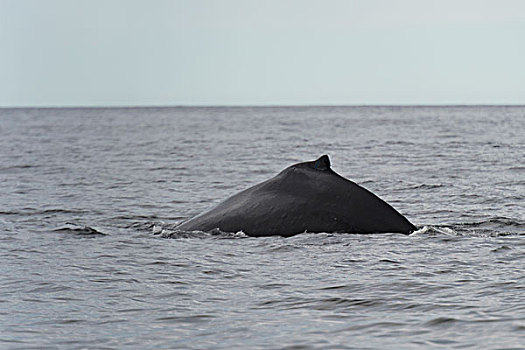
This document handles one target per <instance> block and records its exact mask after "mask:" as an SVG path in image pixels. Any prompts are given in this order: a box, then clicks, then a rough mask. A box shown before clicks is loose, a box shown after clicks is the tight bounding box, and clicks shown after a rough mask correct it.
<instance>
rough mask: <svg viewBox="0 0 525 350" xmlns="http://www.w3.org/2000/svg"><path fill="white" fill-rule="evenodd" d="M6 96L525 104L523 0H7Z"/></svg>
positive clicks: (2, 76)
mask: <svg viewBox="0 0 525 350" xmlns="http://www.w3.org/2000/svg"><path fill="white" fill-rule="evenodd" d="M0 50H1V53H0V106H78V105H81V106H93V105H99V106H102V105H104V106H107V105H230V104H234V105H268V104H270V105H304V104H306V105H315V104H323V105H327V104H345V105H348V104H350V105H351V104H525V63H524V62H525V1H519V0H491V1H483V0H439V1H437V0H436V1H432V0H390V1H387V0H354V1H351V0H348V1H336V0H318V1H314V0H275V1H274V0H216V1H213V0H208V1H205V0H179V1H176V0H174V1H162V0H149V1H146V0H144V1H133V0H85V1H81V0H77V1H75V0H46V1H39V0H34V1H30V0H0Z"/></svg>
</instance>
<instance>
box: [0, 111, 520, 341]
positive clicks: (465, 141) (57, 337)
mask: <svg viewBox="0 0 525 350" xmlns="http://www.w3.org/2000/svg"><path fill="white" fill-rule="evenodd" d="M323 154H328V155H329V156H330V158H331V161H332V167H333V169H334V170H335V171H336V172H338V173H339V174H341V175H343V176H345V177H347V178H349V179H351V180H353V181H355V182H357V183H358V184H360V185H362V186H364V187H366V188H367V189H369V190H371V191H372V192H374V193H375V194H377V195H378V196H380V197H381V198H383V199H384V200H386V201H387V202H389V203H390V204H392V205H393V206H394V207H395V208H396V209H397V210H398V211H400V212H401V213H402V214H404V215H405V216H406V217H407V218H408V219H409V220H410V221H411V222H413V223H414V224H415V225H416V226H417V227H418V231H416V232H415V233H413V234H412V235H410V236H405V235H401V234H379V235H355V234H328V233H321V234H308V233H306V234H300V235H297V236H294V237H291V238H282V237H267V238H249V237H246V236H245V235H244V234H243V233H242V232H239V233H230V234H226V233H225V234H217V233H216V234H207V233H197V232H196V233H185V234H183V233H178V232H177V231H176V230H175V227H176V225H177V224H178V223H180V222H181V221H183V220H184V219H186V218H189V217H191V216H193V215H196V214H198V213H200V212H202V211H203V210H206V209H207V208H209V207H210V206H213V205H215V204H217V203H219V202H220V201H222V200H224V199H225V198H227V197H229V196H230V195H232V194H234V193H236V192H237V191H240V190H242V189H245V188H247V187H249V186H251V185H254V184H256V183H258V182H261V181H263V180H266V179H268V178H270V177H272V176H274V175H275V174H277V173H278V172H280V171H281V170H282V169H284V168H285V167H287V166H289V165H291V164H294V163H297V162H302V161H308V160H314V159H316V158H318V157H319V156H321V155H323ZM524 203H525V107H519V106H515V107H502V106H500V107H497V106H470V107H466V106H465V107H463V106H455V107H454V106H453V107H388V106H385V107H265V108H255V107H236V108H233V107H208V108H193V107H192V108H190V107H178V108H80V109H59V108H57V109H0V348H1V349H525V215H524V212H525V211H524Z"/></svg>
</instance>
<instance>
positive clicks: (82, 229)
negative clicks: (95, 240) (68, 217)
mask: <svg viewBox="0 0 525 350" xmlns="http://www.w3.org/2000/svg"><path fill="white" fill-rule="evenodd" d="M53 231H54V232H63V233H70V234H75V235H80V236H106V235H107V234H106V233H103V232H101V231H99V230H97V229H94V228H93V227H90V226H80V225H77V224H74V223H69V222H68V223H66V225H64V226H62V227H58V228H56V229H54V230H53Z"/></svg>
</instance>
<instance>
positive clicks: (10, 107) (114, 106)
mask: <svg viewBox="0 0 525 350" xmlns="http://www.w3.org/2000/svg"><path fill="white" fill-rule="evenodd" d="M298 107H314V108H326V107H354V108H355V107H525V104H520V103H516V104H513V103H487V104H484V103H452V104H431V103H430V104H174V105H161V104H159V105H118V104H116V105H35V106H0V110H2V109H90V108H92V109H104V108H106V109H127V108H129V109H132V108H144V109H148V108H298Z"/></svg>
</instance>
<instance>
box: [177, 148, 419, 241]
mask: <svg viewBox="0 0 525 350" xmlns="http://www.w3.org/2000/svg"><path fill="white" fill-rule="evenodd" d="M177 229H178V230H181V231H205V232H208V231H212V230H214V229H219V230H220V231H223V232H239V231H242V232H244V233H245V234H246V235H248V236H254V237H262V236H275V235H279V236H285V237H289V236H293V235H296V234H299V233H303V232H345V233H362V234H364V233H386V232H396V233H404V234H409V233H410V232H412V231H415V230H416V227H415V226H414V225H413V224H411V223H410V222H409V221H408V220H407V219H406V218H405V217H404V216H403V215H401V214H400V213H399V212H397V211H396V210H395V209H394V208H393V207H392V206H390V205H389V204H388V203H386V202H385V201H383V200H382V199H380V198H379V197H377V196H376V195H375V194H373V193H372V192H370V191H368V190H366V189H365V188H363V187H361V186H359V185H357V184H356V183H354V182H352V181H350V180H348V179H345V178H344V177H342V176H340V175H339V174H337V173H336V172H334V171H333V170H332V169H331V168H330V160H329V158H328V156H327V155H324V156H321V157H320V158H319V159H317V160H315V161H311V162H304V163H298V164H294V165H292V166H290V167H288V168H286V169H284V170H283V171H282V172H280V173H279V174H278V175H277V176H275V177H273V178H271V179H269V180H267V181H264V182H262V183H260V184H257V185H255V186H253V187H250V188H248V189H246V190H244V191H242V192H239V193H237V194H235V195H234V196H232V197H230V198H228V199H226V200H225V201H224V202H222V203H220V204H218V205H217V206H216V207H214V208H212V209H211V210H209V211H207V212H204V213H202V214H200V215H198V216H196V217H194V218H192V219H190V220H188V221H186V222H184V223H182V224H181V225H180V226H178V227H177Z"/></svg>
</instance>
